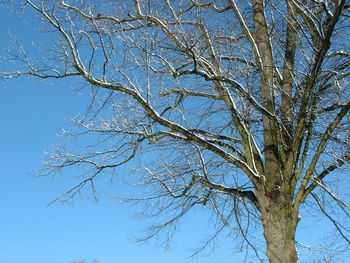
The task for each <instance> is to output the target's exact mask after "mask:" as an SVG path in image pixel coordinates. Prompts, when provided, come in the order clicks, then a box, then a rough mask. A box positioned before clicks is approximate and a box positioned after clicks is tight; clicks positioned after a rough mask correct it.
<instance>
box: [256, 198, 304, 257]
mask: <svg viewBox="0 0 350 263" xmlns="http://www.w3.org/2000/svg"><path fill="white" fill-rule="evenodd" d="M278 195H279V196H278V197H276V196H272V197H270V196H266V195H265V196H264V198H263V199H264V200H263V202H260V203H262V206H261V212H262V219H263V224H264V236H265V240H266V243H267V250H266V256H267V257H268V259H269V261H270V263H295V262H297V260H298V254H297V251H296V247H295V231H296V226H297V223H298V215H293V210H292V207H291V206H287V207H286V206H285V203H290V202H286V200H280V199H282V198H281V197H280V195H281V194H280V193H279V194H278ZM260 201H262V200H261V199H260Z"/></svg>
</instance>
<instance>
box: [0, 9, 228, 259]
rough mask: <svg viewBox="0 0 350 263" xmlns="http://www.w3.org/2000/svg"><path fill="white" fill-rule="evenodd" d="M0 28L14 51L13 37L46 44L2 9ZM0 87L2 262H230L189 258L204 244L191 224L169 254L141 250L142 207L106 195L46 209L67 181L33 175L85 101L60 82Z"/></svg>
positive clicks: (155, 248) (4, 41)
mask: <svg viewBox="0 0 350 263" xmlns="http://www.w3.org/2000/svg"><path fill="white" fill-rule="evenodd" d="M0 30H1V31H0V34H1V43H0V45H1V47H6V46H13V44H11V40H10V35H17V36H19V37H20V39H21V41H23V42H25V43H27V44H28V45H29V46H30V42H31V40H34V41H38V40H40V38H41V36H40V34H39V33H38V32H36V31H35V30H34V25H33V23H26V22H25V21H23V20H21V19H19V18H18V17H17V16H16V15H11V16H10V15H9V14H8V11H7V10H6V9H0ZM0 85H1V86H0V122H1V130H0V146H1V150H0V163H1V173H0V178H1V183H0V209H1V213H0V262H1V263H24V262H25V263H48V262H50V263H68V262H70V261H72V260H80V259H86V260H87V261H88V262H89V261H90V260H92V259H94V258H97V259H99V261H100V262H101V263H117V262H135V263H137V262H142V263H151V262H152V263H154V262H167V263H172V262H202V263H205V262H213V260H214V259H215V260H214V261H215V262H228V260H230V259H231V258H232V254H231V252H230V251H229V250H226V249H219V250H218V251H217V253H216V254H213V255H212V256H209V257H208V256H199V257H197V258H196V259H195V260H192V259H189V258H188V255H189V254H190V251H189V250H188V249H191V248H192V249H194V248H196V244H195V243H193V241H192V240H196V241H198V240H200V236H199V233H197V231H196V230H193V229H195V228H194V227H193V226H191V225H190V224H187V225H186V224H185V225H184V227H183V229H182V231H180V232H179V234H178V235H177V237H178V238H177V239H175V240H174V242H173V243H172V247H171V249H170V250H167V251H165V250H164V248H162V247H158V246H157V242H151V243H150V244H143V245H140V244H136V243H134V242H133V237H134V236H137V235H138V234H139V231H140V230H142V229H143V228H144V227H145V226H144V225H143V224H142V220H140V219H138V218H137V217H136V216H135V213H136V212H137V207H136V208H134V209H131V208H130V209H129V208H127V207H126V206H122V205H119V204H118V203H117V201H115V200H111V199H108V198H103V196H102V197H101V199H100V202H99V204H97V203H96V202H94V201H93V200H92V199H83V198H79V197H78V198H77V199H75V200H74V202H70V203H67V204H64V205H62V204H54V205H51V206H49V207H47V204H48V203H49V202H50V201H51V200H52V199H54V198H55V197H57V196H58V195H59V194H61V193H63V192H64V191H65V190H67V187H69V182H66V181H65V180H63V179H60V178H58V179H57V180H53V179H52V178H51V177H45V178H43V177H41V178H34V177H32V176H31V172H32V171H35V170H36V169H39V168H40V167H41V163H40V162H41V160H43V159H44V154H43V153H44V151H45V150H49V149H50V147H51V145H53V144H56V143H60V142H61V140H60V138H59V137H58V136H57V134H58V133H59V132H60V130H61V129H62V128H64V127H67V122H66V119H67V118H68V117H70V116H74V115H76V114H77V113H79V112H82V111H84V110H85V109H86V106H87V104H88V99H87V97H86V96H77V95H73V94H72V93H73V92H72V89H71V88H70V84H68V83H66V84H65V83H62V82H55V83H54V84H50V83H47V82H41V81H37V80H28V79H18V80H11V81H9V82H8V83H7V84H6V85H4V83H0ZM191 220H194V219H193V218H192V219H191ZM196 220H197V222H198V218H197V219H196ZM199 220H200V219H199ZM197 224H198V223H197ZM198 232H199V231H198ZM197 234H198V235H197ZM228 245H229V244H228ZM225 251H226V253H225Z"/></svg>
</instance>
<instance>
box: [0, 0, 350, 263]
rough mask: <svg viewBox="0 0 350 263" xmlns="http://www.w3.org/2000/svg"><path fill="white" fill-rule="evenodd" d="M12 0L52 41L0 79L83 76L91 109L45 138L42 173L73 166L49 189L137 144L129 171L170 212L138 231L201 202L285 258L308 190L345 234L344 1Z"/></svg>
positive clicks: (293, 254) (110, 166) (90, 173)
mask: <svg viewBox="0 0 350 263" xmlns="http://www.w3.org/2000/svg"><path fill="white" fill-rule="evenodd" d="M17 2H21V3H23V8H30V9H32V10H34V11H35V12H36V13H37V15H38V16H37V19H38V21H39V19H40V22H41V23H42V24H43V25H44V26H45V28H47V31H48V32H49V34H50V36H51V39H54V41H52V43H46V44H45V49H42V50H41V51H42V52H43V53H42V55H41V56H40V57H38V56H32V57H31V55H30V54H29V53H27V51H25V49H22V48H21V49H19V51H18V52H17V53H16V54H15V55H13V57H12V58H13V59H14V60H15V61H16V63H15V65H16V66H17V67H18V68H16V69H15V70H13V71H11V70H9V71H7V72H2V73H1V77H2V79H9V78H14V77H19V76H32V77H33V76H34V77H37V78H44V79H49V78H53V79H60V78H68V77H70V78H72V77H73V78H76V79H81V80H83V81H85V82H86V83H87V84H88V85H90V86H91V88H92V93H93V94H92V97H93V103H92V106H91V108H90V111H89V112H90V114H88V117H84V118H81V119H76V120H75V122H76V123H77V124H78V125H79V127H80V130H79V132H78V134H76V135H77V137H78V138H81V137H82V140H83V142H86V141H88V142H90V143H91V141H92V142H93V143H91V144H89V145H86V144H85V146H82V147H75V146H74V147H72V149H71V150H69V149H65V148H63V147H61V148H57V150H56V151H55V152H54V153H52V155H51V156H50V158H49V160H48V161H47V162H46V163H45V164H46V166H47V169H49V171H50V172H52V173H57V172H62V171H64V170H65V169H66V168H69V167H71V166H77V167H81V168H82V175H81V176H82V177H81V178H82V179H81V181H80V183H79V184H77V185H76V186H75V187H73V188H72V189H70V190H69V191H68V192H67V193H65V195H64V196H62V197H61V198H63V199H65V198H71V197H72V196H74V195H75V194H76V193H78V192H79V191H81V190H82V189H83V188H84V187H85V186H88V185H91V186H92V188H93V189H94V182H95V181H96V178H98V177H101V176H104V175H106V174H110V173H111V174H116V173H117V171H118V170H117V169H118V167H119V166H122V165H126V164H127V163H128V162H130V161H132V160H133V159H135V158H137V157H138V156H139V155H140V154H143V155H142V157H143V158H145V161H144V162H145V163H147V166H146V165H145V167H141V168H140V167H138V168H140V169H138V173H137V174H139V175H140V177H137V179H130V180H131V181H133V182H134V183H135V184H136V183H137V184H139V185H141V186H142V187H143V190H144V193H145V195H144V198H141V199H143V200H144V201H145V202H147V201H149V205H150V206H149V207H147V208H146V209H150V210H148V212H149V213H150V214H151V215H155V216H157V215H159V213H163V212H167V213H168V215H169V218H170V219H169V220H167V221H166V222H164V223H163V224H159V225H157V226H155V227H154V228H153V229H152V230H153V232H152V233H151V234H150V236H153V235H155V234H157V233H159V232H160V231H161V230H164V229H171V228H172V227H173V226H174V224H176V222H177V221H178V220H180V219H181V217H182V216H183V215H185V214H186V213H187V212H188V211H190V210H191V209H192V208H193V207H195V206H205V207H207V208H209V209H211V210H212V211H213V213H214V214H215V215H216V216H217V218H218V219H219V222H220V224H218V232H220V230H221V229H229V230H230V231H233V232H234V231H239V233H240V235H241V237H242V239H243V242H244V243H245V244H247V245H248V246H249V247H250V248H252V249H253V250H254V251H255V253H256V255H257V256H258V257H259V255H260V253H259V251H258V250H257V249H256V246H255V244H256V243H255V242H256V239H257V237H256V234H254V233H255V232H254V231H256V229H257V228H259V225H260V226H262V229H263V236H264V239H265V241H266V256H267V258H268V260H269V261H270V262H272V263H275V262H283V263H285V262H296V261H297V258H298V255H297V250H296V241H295V233H296V229H297V225H298V222H299V221H300V216H299V213H300V211H302V212H306V211H307V210H306V209H303V206H302V205H303V204H305V203H307V204H309V205H311V206H312V207H313V209H316V207H318V212H319V213H320V214H323V215H325V217H327V218H328V219H329V220H330V221H331V222H332V223H333V225H334V227H335V229H336V230H337V231H338V233H339V234H340V236H341V237H342V238H343V239H344V240H345V241H346V242H348V243H349V235H348V234H349V229H347V228H346V223H343V222H341V221H339V220H338V219H339V218H337V216H339V213H342V214H341V217H340V218H341V219H343V218H344V217H348V216H349V205H348V204H347V203H346V202H345V199H342V198H343V197H342V196H341V194H342V193H346V191H348V182H347V179H348V178H347V176H348V175H349V173H348V170H347V169H348V168H349V166H348V163H349V160H350V135H349V132H350V127H349V124H350V114H349V110H350V99H349V98H350V88H349V80H350V78H349V74H350V71H349V66H350V52H349V50H350V49H349V48H350V45H349V41H348V36H349V34H350V28H349V26H350V23H349V16H350V12H349V10H350V3H349V2H348V1H345V0H332V1H331V0H309V1H306V0H305V1H304V0H303V1H301V0H288V1H275V0H269V1H268V0H250V1H248V0H242V1H236V0H225V1H204V0H179V1H170V0H134V1H129V0H128V1H126V0H125V1H124V0H119V1H109V0H101V1H90V0H81V1H78V0H74V1H73V0H66V1H64V0H62V1H55V0H51V1H43V0H42V1H40V0H26V1H24V0H23V1H17ZM52 36H53V37H52ZM85 136H87V138H88V139H86V138H85ZM89 136H91V137H89ZM84 138H85V139H84ZM146 154H147V156H146ZM135 176H136V175H135ZM133 178H136V177H133ZM147 193H148V194H151V195H150V196H147V195H146V194H147ZM146 196H147V198H146ZM344 198H346V197H344ZM335 204H336V205H337V207H338V210H337V212H336V213H335V212H334V211H335V209H336V208H335ZM256 227H257V228H256ZM260 256H261V255H260Z"/></svg>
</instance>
